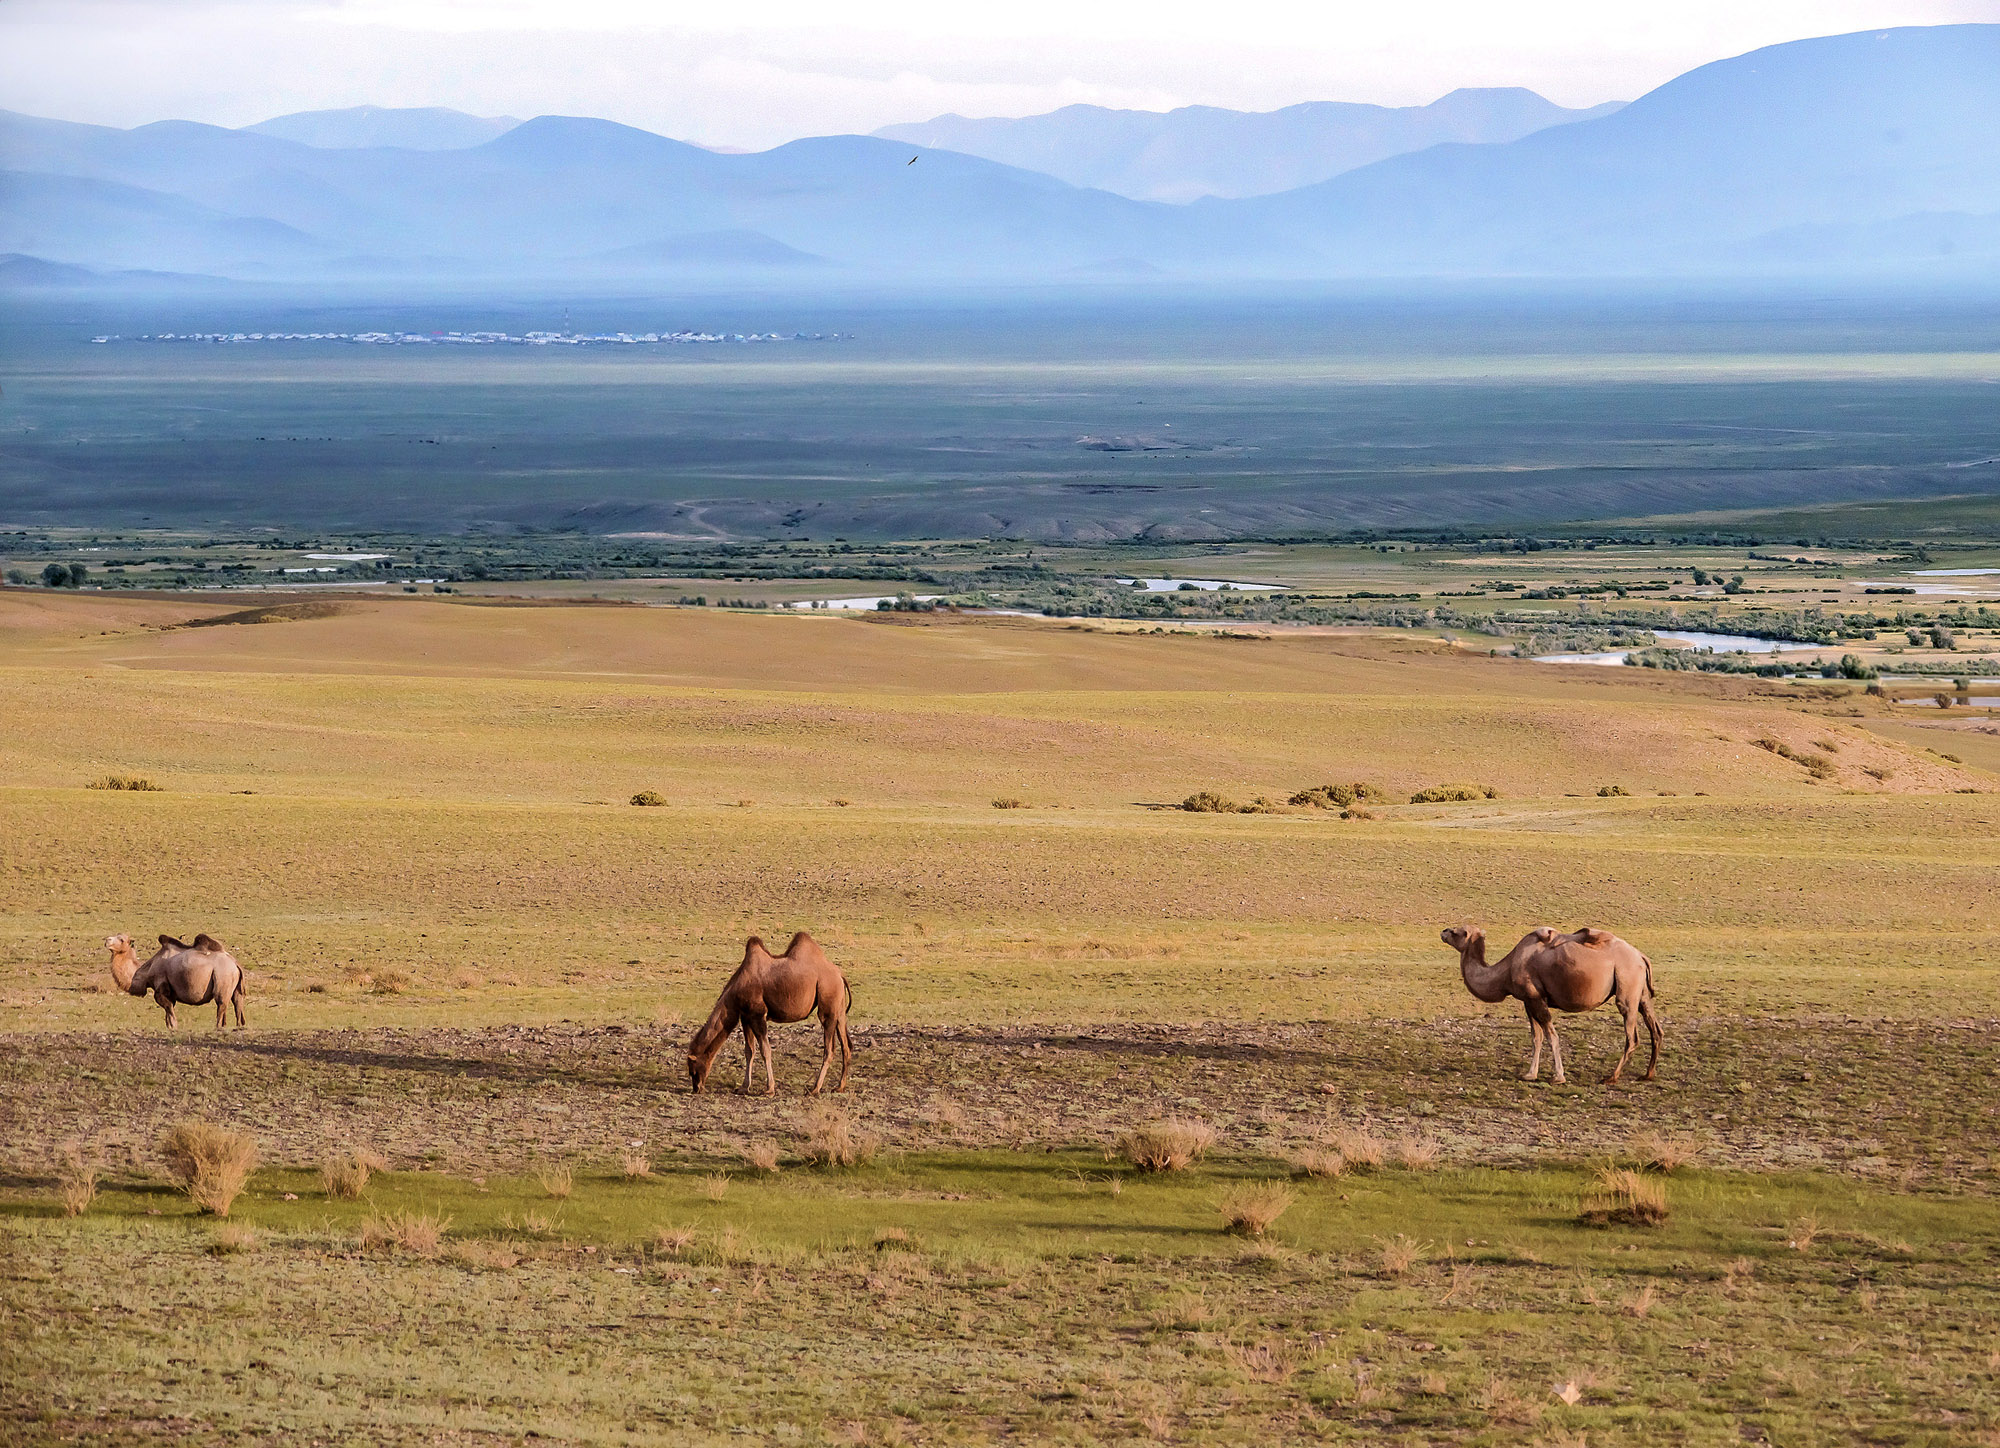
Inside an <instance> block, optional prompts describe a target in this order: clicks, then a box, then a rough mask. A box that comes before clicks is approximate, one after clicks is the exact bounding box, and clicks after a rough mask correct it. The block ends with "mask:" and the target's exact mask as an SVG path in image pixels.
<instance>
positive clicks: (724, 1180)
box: [701, 1171, 730, 1202]
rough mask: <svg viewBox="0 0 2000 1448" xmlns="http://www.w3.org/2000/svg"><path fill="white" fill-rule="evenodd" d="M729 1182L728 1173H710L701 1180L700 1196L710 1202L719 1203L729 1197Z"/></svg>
mask: <svg viewBox="0 0 2000 1448" xmlns="http://www.w3.org/2000/svg"><path fill="white" fill-rule="evenodd" d="M729 1182H730V1177H729V1173H728V1172H726V1171H712V1172H710V1173H709V1174H708V1175H707V1176H705V1177H703V1178H702V1179H701V1191H702V1195H703V1196H705V1197H707V1198H708V1199H709V1200H710V1201H711V1202H719V1201H721V1200H722V1199H723V1198H724V1197H726V1196H728V1195H729Z"/></svg>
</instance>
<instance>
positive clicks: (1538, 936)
mask: <svg viewBox="0 0 2000 1448" xmlns="http://www.w3.org/2000/svg"><path fill="white" fill-rule="evenodd" d="M1528 939H1530V940H1539V941H1540V942H1541V943H1542V944H1544V945H1553V944H1555V943H1556V942H1557V941H1558V940H1560V939H1562V932H1561V931H1559V930H1557V929H1556V928H1555V926H1553V925H1537V926H1536V927H1535V928H1534V929H1533V930H1530V931H1529V932H1528Z"/></svg>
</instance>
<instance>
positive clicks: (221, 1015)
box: [215, 991, 229, 1031]
mask: <svg viewBox="0 0 2000 1448" xmlns="http://www.w3.org/2000/svg"><path fill="white" fill-rule="evenodd" d="M215 1028H216V1029H217V1030H218V1031H226V1030H228V1029H229V997H228V996H225V995H224V994H222V992H220V991H217V992H216V993H215Z"/></svg>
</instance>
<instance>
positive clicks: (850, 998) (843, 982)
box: [840, 975, 854, 1012]
mask: <svg viewBox="0 0 2000 1448" xmlns="http://www.w3.org/2000/svg"><path fill="white" fill-rule="evenodd" d="M840 988H841V989H842V990H844V991H846V992H847V1004H846V1005H844V1006H842V1007H841V1008H840V1009H841V1010H842V1011H843V1012H846V1011H852V1010H853V1009H854V987H853V986H851V985H849V984H848V983H847V977H846V976H844V975H843V976H842V977H841V978H840Z"/></svg>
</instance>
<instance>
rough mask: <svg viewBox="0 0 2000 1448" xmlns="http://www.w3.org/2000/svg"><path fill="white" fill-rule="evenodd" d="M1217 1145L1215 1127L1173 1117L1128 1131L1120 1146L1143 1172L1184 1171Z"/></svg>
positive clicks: (1121, 1139)
mask: <svg viewBox="0 0 2000 1448" xmlns="http://www.w3.org/2000/svg"><path fill="white" fill-rule="evenodd" d="M1213 1145H1215V1128H1214V1127H1212V1126H1210V1125H1209V1124H1208V1123H1207V1122H1205V1121H1189V1120H1188V1119H1186V1118H1185V1117H1180V1116H1170V1117H1168V1118H1167V1119H1166V1120H1165V1121H1155V1122H1152V1123H1150V1124H1148V1125H1145V1126H1141V1127H1139V1128H1137V1129H1136V1130H1133V1131H1129V1132H1127V1133H1126V1134H1125V1135H1124V1136H1122V1137H1120V1138H1119V1141H1118V1149H1119V1151H1121V1152H1123V1153H1124V1155H1125V1159H1126V1160H1127V1161H1129V1162H1131V1163H1132V1165H1133V1166H1136V1167H1137V1168H1139V1170H1140V1171H1183V1170H1185V1169H1186V1168H1188V1167H1190V1166H1192V1165H1193V1164H1194V1163H1196V1162H1198V1161H1200V1160H1201V1159H1202V1157H1203V1156H1205V1155H1207V1153H1208V1149H1209V1148H1210V1147H1211V1146H1213Z"/></svg>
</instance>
